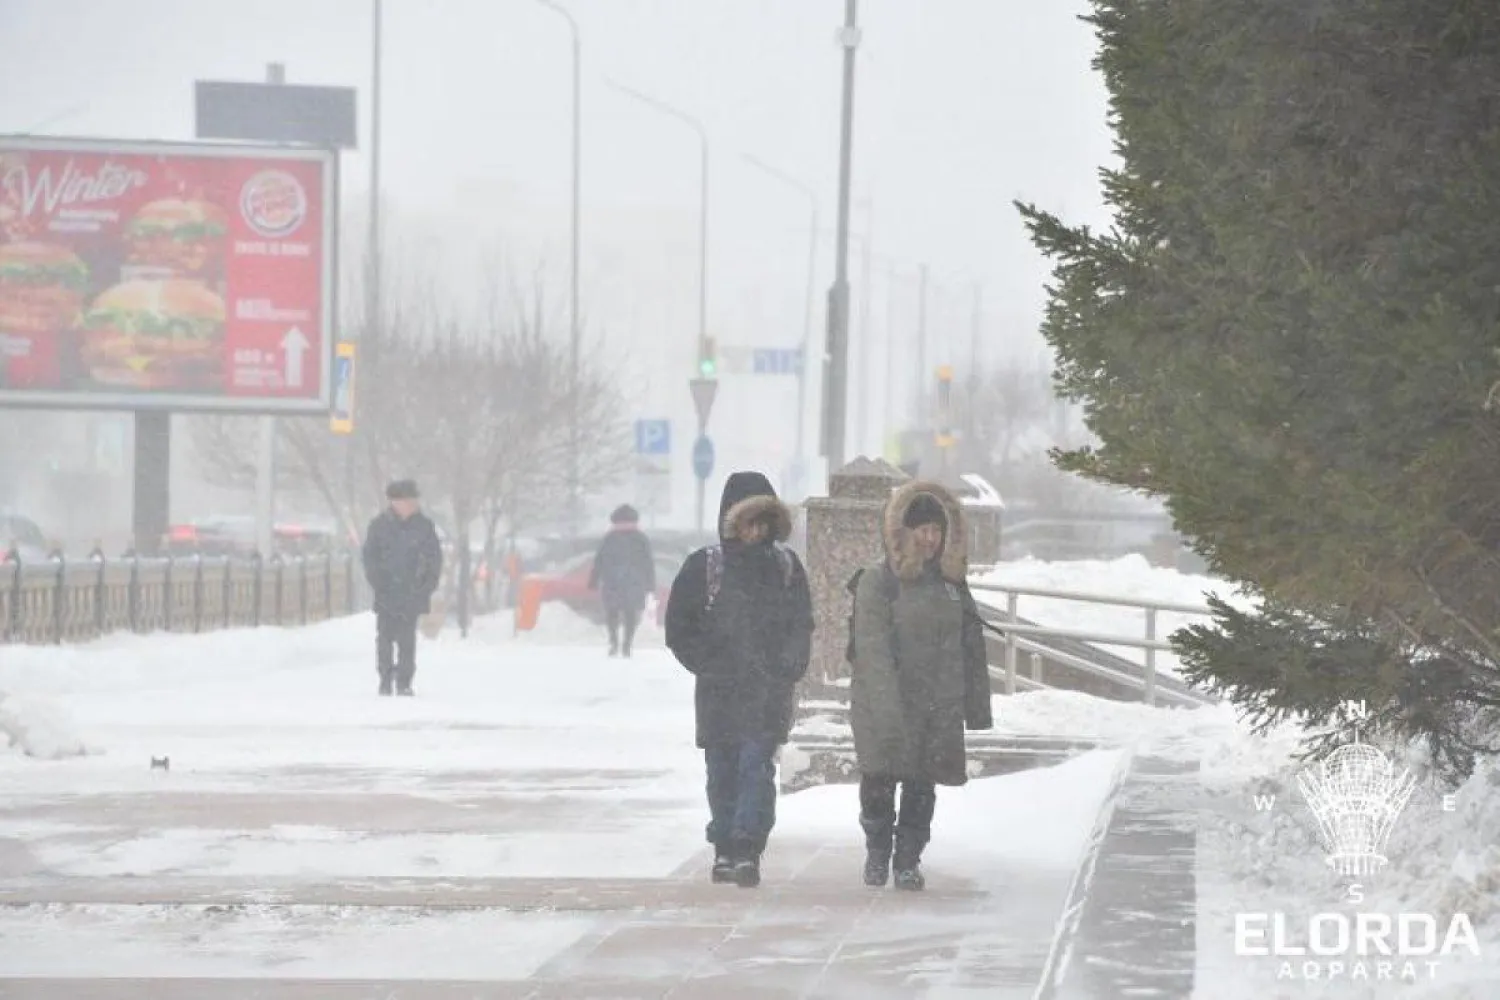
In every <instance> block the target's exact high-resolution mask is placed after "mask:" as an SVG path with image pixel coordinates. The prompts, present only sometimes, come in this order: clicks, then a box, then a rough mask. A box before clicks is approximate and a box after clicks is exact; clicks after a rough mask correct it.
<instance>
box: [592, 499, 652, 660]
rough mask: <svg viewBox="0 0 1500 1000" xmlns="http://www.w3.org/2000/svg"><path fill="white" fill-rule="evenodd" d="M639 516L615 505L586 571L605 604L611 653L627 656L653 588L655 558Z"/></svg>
mask: <svg viewBox="0 0 1500 1000" xmlns="http://www.w3.org/2000/svg"><path fill="white" fill-rule="evenodd" d="M640 520H641V518H640V515H639V514H637V513H636V510H635V508H634V507H632V506H630V505H629V504H623V505H621V506H619V507H616V508H615V511H614V513H613V514H611V515H610V516H609V521H610V530H609V533H608V534H607V535H605V536H604V540H603V541H602V542H600V543H599V551H598V552H596V553H595V554H594V569H593V572H592V573H591V574H590V575H589V589H590V590H597V591H599V600H600V601H601V602H602V603H603V605H604V620H605V627H606V628H607V629H608V630H609V655H610V656H619V655H624V656H626V657H629V656H630V647H631V644H632V643H633V642H634V641H635V630H636V628H638V627H639V626H640V624H641V612H643V611H644V610H645V609H646V596H647V595H648V594H652V593H655V592H656V561H655V559H654V558H653V557H652V555H651V541H650V539H648V538H647V537H646V536H645V534H644V533H643V532H642V531H641V529H640ZM622 627H623V629H624V635H623V641H622V636H621V629H622Z"/></svg>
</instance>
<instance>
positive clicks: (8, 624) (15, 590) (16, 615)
mask: <svg viewBox="0 0 1500 1000" xmlns="http://www.w3.org/2000/svg"><path fill="white" fill-rule="evenodd" d="M5 559H6V565H8V566H9V567H10V608H9V609H7V610H8V613H7V614H6V616H5V641H6V642H13V641H15V638H16V634H17V633H18V632H20V631H21V553H20V552H17V551H16V549H15V547H14V546H12V547H11V548H10V549H9V550H8V551H7V552H6V553H5Z"/></svg>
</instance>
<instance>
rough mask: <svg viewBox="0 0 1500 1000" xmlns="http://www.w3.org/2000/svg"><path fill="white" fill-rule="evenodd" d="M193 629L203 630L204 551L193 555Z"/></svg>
mask: <svg viewBox="0 0 1500 1000" xmlns="http://www.w3.org/2000/svg"><path fill="white" fill-rule="evenodd" d="M193 631H194V632H202V631H203V553H202V552H198V553H196V554H194V556H193Z"/></svg>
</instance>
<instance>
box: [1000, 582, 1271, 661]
mask: <svg viewBox="0 0 1500 1000" xmlns="http://www.w3.org/2000/svg"><path fill="white" fill-rule="evenodd" d="M980 580H981V582H983V583H988V584H994V585H997V586H1007V587H1021V588H1034V589H1038V590H1067V591H1072V592H1074V593H1079V594H1092V595H1098V596H1101V597H1117V598H1121V599H1123V600H1127V601H1129V600H1144V601H1161V602H1163V603H1170V604H1186V605H1194V606H1200V607H1206V604H1207V598H1206V597H1205V596H1204V595H1205V594H1212V595H1214V596H1215V597H1218V598H1220V599H1221V600H1225V601H1228V602H1229V603H1231V604H1234V605H1236V606H1239V607H1248V606H1250V605H1249V602H1248V601H1247V600H1246V599H1245V598H1244V596H1243V595H1241V594H1240V593H1239V591H1238V588H1237V587H1236V586H1235V585H1234V584H1231V583H1228V582H1226V581H1224V580H1220V579H1217V578H1216V577H1211V576H1196V575H1194V574H1191V573H1179V572H1178V571H1177V570H1175V569H1167V568H1164V567H1160V566H1153V565H1151V563H1150V562H1148V561H1147V560H1146V559H1145V557H1143V556H1139V555H1129V556H1125V557H1123V558H1120V559H1113V560H1107V561H1104V560H1077V561H1074V562H1041V561H1039V560H1036V559H1022V560H1018V561H1015V562H1007V563H1001V564H1000V565H999V566H997V567H996V568H995V569H994V570H992V571H991V572H989V573H987V574H985V575H984V576H982V577H980ZM974 596H975V598H976V599H978V600H980V601H982V602H984V603H986V604H989V605H990V606H992V607H996V608H1000V609H1004V608H1005V607H1006V602H1007V599H1008V595H1006V594H1003V593H997V592H995V591H983V590H976V591H975V592H974ZM1017 613H1018V614H1019V615H1020V616H1021V617H1022V618H1028V619H1030V620H1032V621H1034V622H1036V623H1037V624H1039V625H1044V626H1047V627H1049V628H1061V629H1070V630H1073V631H1077V632H1094V633H1097V634H1101V635H1118V636H1126V637H1129V638H1132V639H1134V638H1145V636H1146V612H1145V611H1144V610H1143V609H1141V608H1136V607H1129V606H1119V605H1110V604H1090V603H1087V602H1084V601H1069V600H1061V599H1058V598H1044V597H1025V596H1023V597H1021V598H1020V600H1019V603H1018V605H1017ZM1205 621H1207V619H1206V618H1204V617H1203V616H1201V615H1185V614H1180V613H1178V612H1174V611H1162V612H1159V613H1158V614H1157V616H1156V637H1157V638H1158V639H1162V640H1165V639H1168V638H1169V637H1170V636H1171V635H1172V633H1173V632H1175V631H1177V630H1178V629H1180V628H1183V627H1184V626H1187V625H1193V624H1200V623H1202V622H1205ZM1104 648H1106V649H1108V650H1109V652H1111V653H1114V654H1115V655H1117V656H1120V657H1122V658H1124V659H1127V660H1133V661H1134V662H1136V663H1144V662H1145V659H1146V653H1145V650H1143V649H1139V648H1133V647H1129V646H1108V647H1104ZM1156 663H1157V668H1158V669H1161V670H1166V671H1169V672H1172V673H1175V672H1176V670H1177V666H1178V661H1177V657H1176V656H1175V655H1174V654H1171V653H1164V652H1163V653H1158V654H1157V657H1156Z"/></svg>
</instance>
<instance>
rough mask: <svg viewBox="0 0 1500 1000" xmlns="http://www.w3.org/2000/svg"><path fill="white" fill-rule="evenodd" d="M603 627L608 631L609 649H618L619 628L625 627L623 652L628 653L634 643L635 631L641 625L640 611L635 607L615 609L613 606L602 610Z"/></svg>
mask: <svg viewBox="0 0 1500 1000" xmlns="http://www.w3.org/2000/svg"><path fill="white" fill-rule="evenodd" d="M604 623H605V627H606V628H608V629H609V648H610V649H611V650H616V649H620V648H621V646H620V626H621V625H622V624H623V625H624V626H625V646H624V651H625V652H626V653H627V654H628V653H629V652H630V644H631V643H632V642H634V641H635V630H636V629H637V628H639V627H640V625H641V611H640V609H639V608H636V607H628V608H617V607H614V606H610V607H606V608H605V609H604Z"/></svg>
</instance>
